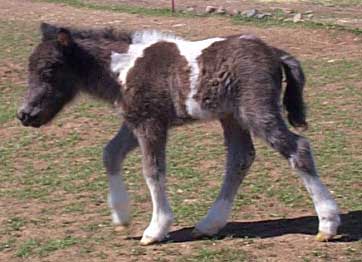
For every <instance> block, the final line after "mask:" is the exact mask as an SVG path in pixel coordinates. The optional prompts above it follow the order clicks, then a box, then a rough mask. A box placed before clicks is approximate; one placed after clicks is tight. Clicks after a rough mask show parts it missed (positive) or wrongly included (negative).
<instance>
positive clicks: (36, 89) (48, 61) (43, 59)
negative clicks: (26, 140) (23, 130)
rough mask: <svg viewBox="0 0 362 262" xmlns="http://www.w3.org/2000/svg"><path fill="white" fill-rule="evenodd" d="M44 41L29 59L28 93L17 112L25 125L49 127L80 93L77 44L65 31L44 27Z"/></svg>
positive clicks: (53, 27) (43, 25)
mask: <svg viewBox="0 0 362 262" xmlns="http://www.w3.org/2000/svg"><path fill="white" fill-rule="evenodd" d="M41 32H42V35H43V39H42V41H41V43H40V44H39V45H38V46H37V47H36V48H35V49H34V51H33V53H32V54H31V56H30V58H29V65H28V90H27V92H26V95H25V97H24V102H23V105H22V106H21V107H20V109H19V110H18V113H17V117H18V119H19V120H20V121H21V122H22V124H23V125H24V126H32V127H40V126H41V125H43V124H46V123H47V122H49V121H50V120H51V119H53V118H54V116H55V115H56V114H57V113H58V112H59V111H60V110H61V109H62V108H63V107H64V105H65V104H66V103H68V102H69V101H70V100H71V99H72V98H74V96H75V95H76V93H77V91H78V90H79V88H78V84H79V79H78V77H77V75H76V69H75V68H74V65H73V63H72V60H74V53H75V50H76V49H77V44H76V43H75V42H74V41H73V39H72V36H71V33H70V32H69V31H68V30H66V29H63V28H57V27H55V26H52V25H48V24H42V25H41Z"/></svg>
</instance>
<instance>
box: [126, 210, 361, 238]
mask: <svg viewBox="0 0 362 262" xmlns="http://www.w3.org/2000/svg"><path fill="white" fill-rule="evenodd" d="M341 219H342V225H341V227H340V228H339V232H338V233H339V234H340V237H338V238H336V240H334V241H336V242H354V241H358V240H361V239H362V211H352V212H349V213H347V214H342V215H341ZM317 229H318V218H317V217H316V216H305V217H298V218H290V219H275V220H263V221H255V222H230V223H228V224H227V225H226V227H225V228H224V229H223V230H222V231H221V232H220V233H219V234H218V235H217V236H214V237H213V239H224V238H226V237H233V238H270V237H276V236H282V235H287V234H306V235H315V234H316V233H317ZM192 230H193V227H187V228H182V229H179V230H175V231H172V232H170V234H169V238H168V239H167V241H166V242H174V243H179V242H189V241H197V239H194V238H192V236H191V232H192ZM132 239H140V238H139V237H133V238H132Z"/></svg>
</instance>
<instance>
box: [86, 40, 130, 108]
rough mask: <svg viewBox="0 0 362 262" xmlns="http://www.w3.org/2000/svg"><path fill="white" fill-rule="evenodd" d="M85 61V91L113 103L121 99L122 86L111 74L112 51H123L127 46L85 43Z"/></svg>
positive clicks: (110, 43)
mask: <svg viewBox="0 0 362 262" xmlns="http://www.w3.org/2000/svg"><path fill="white" fill-rule="evenodd" d="M81 46H82V49H83V50H85V52H84V61H83V62H82V73H83V78H84V79H83V80H84V81H83V82H84V83H83V88H82V89H83V90H84V91H85V92H87V93H90V94H91V95H94V96H96V97H98V98H100V99H102V100H106V101H108V102H110V103H113V102H115V101H117V100H118V99H120V97H121V89H120V85H119V83H118V81H117V79H116V77H115V76H114V74H113V73H112V72H111V65H110V63H111V50H112V49H114V48H116V49H117V50H120V51H123V49H125V48H126V47H125V44H124V43H122V42H120V43H118V44H117V43H114V42H109V43H107V42H102V43H99V42H90V41H88V42H84V43H83V44H82V45H81Z"/></svg>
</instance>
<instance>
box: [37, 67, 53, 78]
mask: <svg viewBox="0 0 362 262" xmlns="http://www.w3.org/2000/svg"><path fill="white" fill-rule="evenodd" d="M51 75H52V74H51V70H50V69H47V70H42V71H41V72H40V73H39V78H40V80H41V81H50V80H51Z"/></svg>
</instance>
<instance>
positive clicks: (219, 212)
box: [196, 199, 232, 236]
mask: <svg viewBox="0 0 362 262" xmlns="http://www.w3.org/2000/svg"><path fill="white" fill-rule="evenodd" d="M231 208H232V203H231V202H230V201H228V200H226V199H219V200H217V201H215V203H214V204H213V206H212V207H211V208H210V210H209V211H208V213H207V216H206V217H205V218H204V219H203V220H201V221H200V222H199V223H198V224H197V225H196V229H197V230H198V231H200V232H201V233H202V234H205V235H208V236H212V235H215V234H216V233H218V232H219V230H220V229H221V228H223V227H224V226H225V225H226V223H227V219H228V217H229V214H230V212H231Z"/></svg>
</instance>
